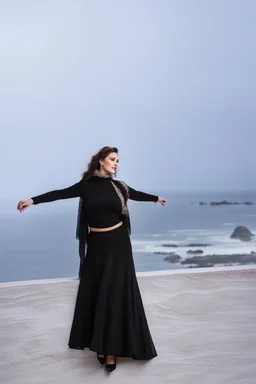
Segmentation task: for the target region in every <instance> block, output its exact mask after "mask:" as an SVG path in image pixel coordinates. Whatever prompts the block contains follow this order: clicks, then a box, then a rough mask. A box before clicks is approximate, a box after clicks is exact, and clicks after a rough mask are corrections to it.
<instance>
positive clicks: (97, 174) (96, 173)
mask: <svg viewBox="0 0 256 384" xmlns="http://www.w3.org/2000/svg"><path fill="white" fill-rule="evenodd" d="M93 176H98V177H103V178H111V177H112V175H111V174H110V173H102V172H100V171H99V170H98V169H96V170H95V171H94V172H93Z"/></svg>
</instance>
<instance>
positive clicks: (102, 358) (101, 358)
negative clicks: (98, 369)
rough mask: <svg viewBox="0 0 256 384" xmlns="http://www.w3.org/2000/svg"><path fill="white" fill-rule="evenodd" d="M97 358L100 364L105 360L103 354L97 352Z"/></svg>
mask: <svg viewBox="0 0 256 384" xmlns="http://www.w3.org/2000/svg"><path fill="white" fill-rule="evenodd" d="M97 359H98V361H99V362H100V364H101V365H103V364H104V362H105V356H104V357H100V356H99V354H98V353H97Z"/></svg>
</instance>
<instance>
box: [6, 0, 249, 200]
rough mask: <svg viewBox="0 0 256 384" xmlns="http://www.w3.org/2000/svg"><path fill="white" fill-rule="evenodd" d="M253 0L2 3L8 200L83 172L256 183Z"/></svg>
mask: <svg viewBox="0 0 256 384" xmlns="http://www.w3.org/2000/svg"><path fill="white" fill-rule="evenodd" d="M255 19H256V2H255V1H254V0H208V1H205V0H169V1H167V0H166V1H164V0H155V1H152V0H148V1H146V0H129V1H120V0H116V1H110V0H108V1H103V0H102V1H96V0H93V1H86V0H83V1H82V0H73V1H72V2H71V1H69V0H48V1H35V0H30V1H29V0H9V1H8V2H3V1H1V2H0V43H1V58H0V59H1V60H0V69H1V71H0V80H1V87H0V103H1V114H0V124H1V161H0V172H1V175H2V185H1V197H4V198H5V197H10V198H16V199H17V198H18V199H25V198H28V197H30V196H33V195H36V194H39V193H43V192H46V191H48V190H51V189H55V188H64V187H66V186H69V185H71V184H73V183H75V182H76V181H78V180H79V178H80V174H81V172H82V171H83V170H84V169H85V168H86V166H87V164H88V162H89V160H90V158H91V156H92V155H93V154H94V153H95V152H96V151H98V149H99V148H101V147H102V146H104V145H111V146H117V147H118V148H119V151H120V152H119V157H120V169H119V174H118V178H120V179H122V180H125V181H126V182H127V183H128V184H129V185H130V186H132V187H133V188H135V189H140V190H144V191H151V190H153V189H154V190H155V189H156V190H158V189H159V190H164V189H171V190H180V189H182V190H186V189H187V190H191V189H212V188H214V189H253V188H255V189H256V177H255V176H256V172H255V165H254V163H255V160H254V150H255V142H256V126H255V121H256V117H255V96H256V95H255V93H256V92H255V89H256V88H255V82H256V76H255V68H256V59H255V52H256V50H255V34H256V24H255Z"/></svg>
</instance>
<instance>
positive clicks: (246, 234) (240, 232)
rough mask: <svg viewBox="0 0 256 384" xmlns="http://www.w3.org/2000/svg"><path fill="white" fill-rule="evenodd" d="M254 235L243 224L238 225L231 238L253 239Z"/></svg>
mask: <svg viewBox="0 0 256 384" xmlns="http://www.w3.org/2000/svg"><path fill="white" fill-rule="evenodd" d="M253 236H254V235H253V234H252V233H251V231H249V229H248V228H246V227H243V226H238V227H236V228H235V230H234V232H233V233H232V235H231V236H230V237H231V239H240V240H242V241H251V239H252V237H253Z"/></svg>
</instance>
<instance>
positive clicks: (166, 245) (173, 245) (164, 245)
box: [162, 244, 178, 248]
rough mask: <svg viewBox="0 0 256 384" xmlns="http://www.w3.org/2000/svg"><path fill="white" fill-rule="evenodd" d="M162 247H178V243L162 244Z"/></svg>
mask: <svg viewBox="0 0 256 384" xmlns="http://www.w3.org/2000/svg"><path fill="white" fill-rule="evenodd" d="M162 247H170V248H177V247H178V245H176V244H162Z"/></svg>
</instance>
